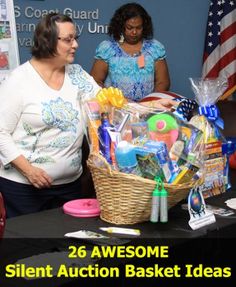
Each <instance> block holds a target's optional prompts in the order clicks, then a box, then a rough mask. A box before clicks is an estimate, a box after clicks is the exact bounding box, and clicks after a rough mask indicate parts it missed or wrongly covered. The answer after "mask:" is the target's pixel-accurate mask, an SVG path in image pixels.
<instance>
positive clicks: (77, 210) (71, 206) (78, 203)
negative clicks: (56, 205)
mask: <svg viewBox="0 0 236 287" xmlns="http://www.w3.org/2000/svg"><path fill="white" fill-rule="evenodd" d="M63 211H64V213H66V214H69V215H72V216H75V217H95V216H99V215H100V207H99V203H98V201H97V199H94V198H85V199H75V200H71V201H68V202H66V203H65V204H64V205H63Z"/></svg>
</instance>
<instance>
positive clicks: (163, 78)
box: [154, 59, 170, 92]
mask: <svg viewBox="0 0 236 287" xmlns="http://www.w3.org/2000/svg"><path fill="white" fill-rule="evenodd" d="M169 88H170V76H169V71H168V66H167V63H166V60H165V59H163V60H158V61H156V63H155V79H154V92H161V91H168V90H169Z"/></svg>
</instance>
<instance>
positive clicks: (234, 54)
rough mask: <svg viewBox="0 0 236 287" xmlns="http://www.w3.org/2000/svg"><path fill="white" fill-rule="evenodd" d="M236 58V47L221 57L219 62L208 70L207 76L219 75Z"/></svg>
mask: <svg viewBox="0 0 236 287" xmlns="http://www.w3.org/2000/svg"><path fill="white" fill-rule="evenodd" d="M235 58H236V47H235V48H234V49H233V50H231V51H229V52H228V53H227V54H225V55H224V56H223V57H221V58H220V59H219V60H218V62H217V63H216V64H215V65H214V67H212V69H211V70H210V71H208V73H207V75H206V77H217V76H218V73H219V72H220V71H221V70H223V69H224V68H225V67H226V66H228V65H229V64H230V63H231V62H233V61H234V59H235Z"/></svg>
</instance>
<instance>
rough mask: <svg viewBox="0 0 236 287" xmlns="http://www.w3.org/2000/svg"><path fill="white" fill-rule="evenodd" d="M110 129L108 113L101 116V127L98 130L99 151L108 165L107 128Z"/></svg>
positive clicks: (109, 155)
mask: <svg viewBox="0 0 236 287" xmlns="http://www.w3.org/2000/svg"><path fill="white" fill-rule="evenodd" d="M109 127H111V125H110V122H109V117H108V113H102V114H101V125H100V127H99V128H98V135H99V149H100V152H101V153H102V155H103V156H104V158H105V159H106V160H107V162H108V163H110V164H111V163H112V161H111V138H110V135H109V133H108V128H109Z"/></svg>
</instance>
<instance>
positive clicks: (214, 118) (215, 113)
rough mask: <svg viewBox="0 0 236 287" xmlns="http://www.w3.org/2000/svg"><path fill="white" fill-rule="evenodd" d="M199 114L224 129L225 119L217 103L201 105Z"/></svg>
mask: <svg viewBox="0 0 236 287" xmlns="http://www.w3.org/2000/svg"><path fill="white" fill-rule="evenodd" d="M198 111H199V114H200V115H203V116H205V117H206V118H207V119H208V120H209V121H210V122H212V124H213V125H214V126H216V127H219V128H220V129H222V130H223V129H224V121H223V119H222V118H221V117H220V111H219V109H218V107H217V106H216V105H209V106H200V107H199V108H198Z"/></svg>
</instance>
